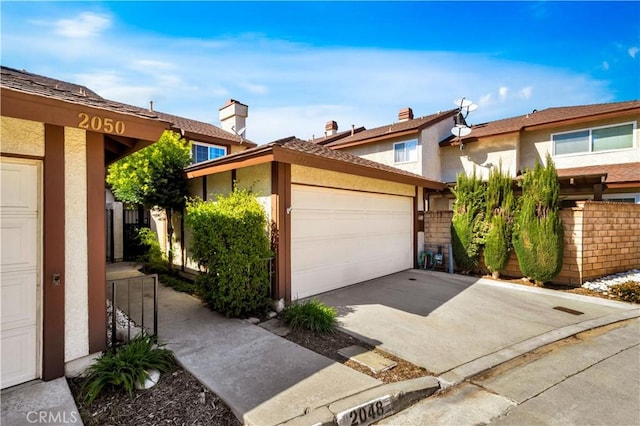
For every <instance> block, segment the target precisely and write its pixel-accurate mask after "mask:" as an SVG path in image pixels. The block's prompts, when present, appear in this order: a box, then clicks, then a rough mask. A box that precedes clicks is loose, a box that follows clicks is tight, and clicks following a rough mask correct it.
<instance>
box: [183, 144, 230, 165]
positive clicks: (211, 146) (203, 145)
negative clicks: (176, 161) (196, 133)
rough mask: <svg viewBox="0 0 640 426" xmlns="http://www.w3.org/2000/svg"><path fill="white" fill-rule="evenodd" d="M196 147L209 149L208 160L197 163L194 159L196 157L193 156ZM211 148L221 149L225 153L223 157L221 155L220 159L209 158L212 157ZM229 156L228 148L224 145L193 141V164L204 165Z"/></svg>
mask: <svg viewBox="0 0 640 426" xmlns="http://www.w3.org/2000/svg"><path fill="white" fill-rule="evenodd" d="M195 146H202V147H205V148H207V159H206V160H202V161H198V162H196V161H195V158H194V155H193V147H195ZM211 148H214V149H215V148H217V149H221V150H223V151H224V154H222V155H220V156H218V157H215V158H209V157H210V153H211V151H210V149H211ZM227 154H228V150H227V147H226V146H224V145H216V144H212V143H207V142H200V141H191V164H199V163H204V162H205V161H211V160H215V159H217V158H220V157H224V156H225V155H227Z"/></svg>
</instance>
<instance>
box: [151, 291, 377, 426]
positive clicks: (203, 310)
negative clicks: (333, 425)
mask: <svg viewBox="0 0 640 426" xmlns="http://www.w3.org/2000/svg"><path fill="white" fill-rule="evenodd" d="M159 304H160V306H159V319H158V322H159V333H158V334H159V336H160V339H161V341H163V342H166V343H167V346H168V347H169V348H170V349H171V350H173V351H174V352H175V354H176V357H177V358H178V360H179V362H180V364H182V366H183V367H184V368H185V369H186V370H187V371H189V372H190V373H191V374H193V375H194V376H195V377H197V378H198V380H200V381H201V382H202V383H203V384H204V385H206V386H207V387H208V388H210V389H211V390H212V391H213V392H214V393H216V394H217V395H218V396H219V397H220V398H221V399H222V400H223V401H224V402H225V403H226V404H227V405H228V406H229V407H230V408H231V409H232V410H233V412H234V414H235V415H236V416H237V417H238V418H239V419H243V421H244V422H245V423H246V424H255V425H263V426H267V425H276V424H279V423H282V422H284V421H287V420H289V419H292V418H294V417H297V416H301V415H303V414H305V412H306V411H311V410H313V409H315V408H318V407H321V406H324V405H328V404H329V403H331V402H333V401H335V400H338V399H340V398H343V397H347V396H350V395H352V394H354V393H358V392H360V391H363V390H366V389H369V388H372V387H376V386H378V385H379V384H380V382H379V381H378V380H375V379H373V378H371V377H369V376H367V375H365V374H362V373H359V372H357V371H355V370H352V369H351V368H348V367H345V366H344V365H342V364H340V363H337V362H335V361H332V360H330V359H328V358H326V357H323V356H321V355H318V354H317V353H315V352H312V351H310V350H307V349H305V348H302V347H300V346H298V345H296V344H294V343H292V342H290V341H288V340H286V339H283V338H281V337H278V336H276V335H275V334H272V333H270V332H268V331H266V330H264V329H262V328H261V327H257V326H255V325H253V324H251V323H249V322H248V321H244V320H238V319H229V318H225V317H223V316H222V315H220V314H218V313H216V312H212V311H211V310H209V309H208V308H207V307H206V306H204V305H203V304H202V303H201V302H200V301H199V300H198V299H196V298H194V297H192V296H189V295H187V294H184V293H178V292H175V291H173V290H172V289H169V288H166V287H164V286H161V287H160V291H159Z"/></svg>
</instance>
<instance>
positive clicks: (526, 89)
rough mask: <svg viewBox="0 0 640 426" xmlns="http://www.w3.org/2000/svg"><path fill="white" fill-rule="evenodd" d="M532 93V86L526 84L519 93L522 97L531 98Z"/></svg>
mask: <svg viewBox="0 0 640 426" xmlns="http://www.w3.org/2000/svg"><path fill="white" fill-rule="evenodd" d="M532 93H533V87H531V86H527V87H523V88H522V89H520V92H519V95H520V97H521V98H522V99H531V94H532Z"/></svg>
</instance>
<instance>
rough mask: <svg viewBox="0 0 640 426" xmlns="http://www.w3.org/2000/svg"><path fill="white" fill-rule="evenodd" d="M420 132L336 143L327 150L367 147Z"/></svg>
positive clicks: (396, 133)
mask: <svg viewBox="0 0 640 426" xmlns="http://www.w3.org/2000/svg"><path fill="white" fill-rule="evenodd" d="M419 132H420V129H418V128H416V129H411V130H404V131H401V132H395V133H387V134H384V135H380V136H376V137H374V138H371V139H361V140H358V141H353V142H346V143H340V142H338V143H336V144H335V145H334V144H328V145H327V148H331V149H339V148H349V147H352V146H358V145H366V144H369V143H373V142H380V141H385V140H389V139H395V138H398V137H400V136H407V135H412V134H417V133H419Z"/></svg>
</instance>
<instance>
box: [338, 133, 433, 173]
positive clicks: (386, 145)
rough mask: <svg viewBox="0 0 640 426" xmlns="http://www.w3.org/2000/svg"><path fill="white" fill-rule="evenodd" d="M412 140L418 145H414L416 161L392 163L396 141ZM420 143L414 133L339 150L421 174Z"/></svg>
mask: <svg viewBox="0 0 640 426" xmlns="http://www.w3.org/2000/svg"><path fill="white" fill-rule="evenodd" d="M412 140H417V141H418V146H417V147H416V150H417V152H416V157H417V158H416V161H409V162H406V163H394V155H393V145H394V144H395V143H398V142H405V141H406V142H408V141H412ZM420 144H421V142H420V140H418V136H417V135H414V136H403V137H400V138H394V139H390V140H385V141H381V142H374V143H367V144H364V145H358V146H353V147H348V148H344V149H340V150H341V151H345V152H348V153H350V154H353V155H357V156H358V157H362V158H366V159H367V160H371V161H375V162H376V163H381V164H386V165H388V166H392V167H397V168H399V169H401V170H406V171H407V172H411V173H415V174H417V175H422V147H421V145H420Z"/></svg>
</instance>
